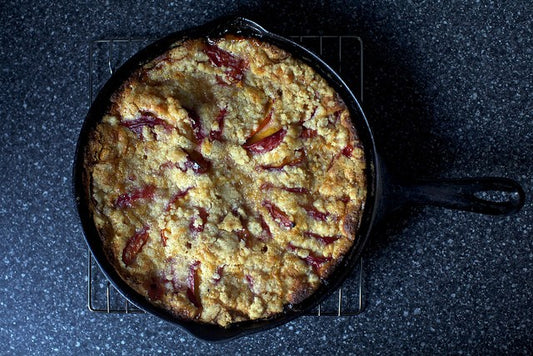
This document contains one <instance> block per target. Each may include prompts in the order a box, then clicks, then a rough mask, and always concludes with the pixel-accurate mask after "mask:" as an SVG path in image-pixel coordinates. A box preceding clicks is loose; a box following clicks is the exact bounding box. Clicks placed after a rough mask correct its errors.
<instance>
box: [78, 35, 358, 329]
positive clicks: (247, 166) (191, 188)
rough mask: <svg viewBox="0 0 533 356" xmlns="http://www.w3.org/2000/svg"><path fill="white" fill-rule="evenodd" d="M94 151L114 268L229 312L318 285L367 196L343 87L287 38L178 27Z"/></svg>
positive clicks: (207, 314) (98, 216)
mask: <svg viewBox="0 0 533 356" xmlns="http://www.w3.org/2000/svg"><path fill="white" fill-rule="evenodd" d="M84 167H85V175H86V177H87V190H88V192H87V194H88V195H89V197H90V201H91V203H90V210H91V212H92V214H93V217H94V222H95V224H96V227H97V229H98V231H99V234H100V237H101V238H102V240H103V242H104V247H105V249H106V253H107V256H108V258H109V260H110V261H111V263H112V264H113V265H114V267H115V268H116V270H117V271H118V273H119V274H120V276H121V277H122V278H123V279H124V280H125V281H126V282H127V283H128V284H129V285H130V286H131V287H133V288H134V289H135V290H136V291H137V292H139V293H140V294H142V295H143V296H145V297H146V298H147V299H149V300H150V301H151V302H152V303H153V304H155V305H158V306H161V307H163V308H166V309H168V310H170V311H172V312H173V313H174V314H175V315H178V316H180V317H182V318H185V319H194V320H197V321H199V322H205V323H213V324H218V325H221V326H227V325H229V324H231V323H234V322H238V321H244V320H250V319H259V318H268V317H271V316H274V315H276V314H278V313H280V312H282V311H283V308H284V306H286V305H288V304H294V303H299V302H301V301H302V300H304V299H305V298H307V297H308V296H310V295H311V294H312V293H313V292H314V291H315V290H316V289H317V288H318V287H319V285H320V283H321V280H323V279H324V278H326V277H327V276H328V275H329V273H331V271H332V270H333V269H334V268H335V266H336V264H337V263H338V262H340V261H341V260H342V258H343V256H344V255H345V254H346V253H347V251H348V250H349V249H350V247H351V246H352V244H353V242H354V239H356V238H357V237H356V233H357V229H358V226H359V223H360V218H361V214H362V210H363V205H364V201H365V197H366V179H365V159H364V152H363V147H362V145H361V142H360V141H359V139H358V137H357V134H356V132H355V130H354V128H353V126H352V124H351V121H350V113H349V111H348V109H347V108H346V106H345V104H344V103H343V101H342V99H341V98H340V97H339V96H338V95H337V93H336V92H335V91H334V90H333V89H332V88H331V87H330V86H329V85H328V84H327V82H326V81H325V80H324V78H322V77H321V76H320V75H318V74H317V73H316V72H315V71H314V70H313V69H311V68H310V67H309V66H308V65H306V64H304V63H302V62H301V61H299V60H297V59H295V58H293V57H292V56H291V55H290V54H289V53H287V52H285V51H283V50H281V49H279V48H277V47H275V46H273V45H271V44H268V43H264V42H261V41H259V40H257V39H251V38H240V37H234V36H226V37H224V38H220V39H216V40H211V39H193V40H186V41H182V42H178V43H176V44H175V45H174V46H173V48H172V49H170V50H169V51H167V52H166V53H164V54H163V55H161V56H159V57H158V58H156V59H154V60H152V61H151V62H149V63H148V64H146V65H144V66H142V67H141V68H139V69H138V70H137V71H136V72H135V73H134V74H133V75H131V77H130V78H129V79H128V80H127V81H126V82H125V83H124V84H123V85H122V86H121V88H120V89H119V90H118V91H117V92H116V93H114V95H113V96H112V98H111V101H110V104H109V109H108V110H107V112H106V114H105V115H104V116H103V118H102V120H101V122H99V123H98V124H97V126H96V128H95V129H94V130H93V131H92V132H91V135H90V138H89V144H88V147H87V149H86V152H85V162H84Z"/></svg>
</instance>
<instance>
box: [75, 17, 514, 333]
mask: <svg viewBox="0 0 533 356" xmlns="http://www.w3.org/2000/svg"><path fill="white" fill-rule="evenodd" d="M225 34H235V35H240V36H245V37H253V38H257V39H260V40H262V41H265V42H269V43H272V44H274V45H276V46H278V47H280V48H282V49H284V50H286V51H288V52H289V53H291V54H292V55H293V56H294V57H296V58H299V59H300V60H302V61H303V62H305V63H307V64H308V65H309V66H311V67H312V68H314V70H316V71H317V72H318V73H319V74H321V75H322V76H323V77H324V78H325V79H326V80H327V81H328V82H329V84H330V85H331V86H332V87H333V88H334V89H335V90H336V91H337V93H339V94H340V96H341V97H342V98H343V100H344V102H345V103H346V105H347V106H348V108H349V110H350V113H351V116H352V121H353V124H354V125H355V127H356V129H357V132H358V134H359V137H360V139H361V141H362V142H363V145H364V149H365V156H366V161H367V166H368V169H367V172H366V173H367V180H368V186H367V192H368V193H367V195H368V196H367V199H366V202H365V208H364V212H363V216H362V221H361V226H360V228H359V232H358V234H357V237H356V239H355V243H354V245H353V247H352V248H351V249H350V251H349V252H348V253H347V254H346V256H345V257H344V258H343V260H342V261H341V263H340V264H339V265H338V266H337V268H336V269H335V270H334V272H333V273H332V274H331V275H330V276H329V277H328V278H327V279H326V280H324V282H323V283H322V285H321V286H320V287H319V289H318V290H317V291H316V292H315V293H314V294H313V295H312V296H311V297H309V298H307V299H306V300H304V301H303V302H301V303H299V304H296V305H289V306H287V307H286V308H285V310H284V312H283V313H281V314H279V315H277V316H274V317H273V318H270V319H267V320H255V321H245V322H240V323H236V324H232V325H230V326H229V327H228V328H222V327H219V326H215V325H208V324H201V323H197V322H194V321H189V320H183V319H180V318H178V317H176V316H174V315H172V314H171V313H170V312H168V311H166V310H164V309H162V308H159V307H157V306H154V305H152V304H151V303H150V302H149V301H148V300H146V299H145V298H144V297H143V296H141V295H140V294H138V293H137V292H136V291H135V290H133V289H132V288H131V287H129V286H128V285H127V284H126V283H125V282H124V281H123V280H122V279H121V278H120V276H119V275H118V274H117V272H116V271H115V269H114V267H113V266H112V265H111V264H110V263H109V261H108V260H107V258H106V255H105V253H104V251H103V247H102V242H101V240H100V237H99V235H98V232H97V230H96V227H95V225H94V222H93V218H92V215H91V213H90V212H89V209H88V196H87V189H86V187H85V186H84V176H83V175H84V173H83V156H84V150H85V147H86V145H87V139H88V133H89V132H90V131H91V130H92V129H93V128H94V127H95V125H96V124H97V123H98V122H99V120H100V119H101V117H102V116H103V114H104V112H105V111H106V109H107V105H108V103H109V98H110V96H111V94H112V93H113V92H114V91H115V90H117V89H118V88H119V86H120V85H121V83H122V82H123V81H124V80H125V79H127V78H128V77H129V76H130V74H131V73H132V72H133V71H134V70H135V69H137V68H138V67H139V66H140V65H142V64H144V63H146V62H148V61H150V60H152V59H154V58H156V57H157V56H159V55H161V54H162V53H163V52H165V51H167V50H168V49H169V48H170V46H171V45H172V44H173V43H175V42H176V41H179V40H184V39H188V38H200V37H203V38H205V37H210V38H217V37H221V36H224V35H225ZM73 184H74V185H73V190H74V196H75V201H76V206H77V209H78V212H79V215H80V219H81V223H82V225H83V230H84V233H85V238H86V240H87V244H88V245H89V248H90V250H91V251H92V254H93V256H94V258H95V260H96V262H97V263H98V265H99V266H100V268H101V269H102V271H103V272H104V274H105V275H106V276H107V278H108V279H109V280H110V281H111V282H112V283H113V285H114V286H115V287H116V288H117V290H118V291H119V292H120V293H121V294H123V295H124V296H125V297H126V298H127V299H129V300H130V301H131V302H132V303H134V304H135V305H137V306H138V307H140V308H141V309H143V310H145V311H147V312H149V313H151V314H154V315H156V316H158V317H160V318H162V319H164V320H167V321H169V322H172V323H174V324H176V325H178V326H180V327H182V328H183V329H185V330H186V331H188V332H189V333H191V334H192V335H194V336H196V337H198V338H200V339H204V340H208V341H222V340H229V339H232V338H236V337H240V336H244V335H248V334H251V333H254V332H257V331H262V330H266V329H270V328H273V327H275V326H278V325H281V324H284V323H286V322H288V321H290V320H292V319H294V318H296V317H298V316H301V315H302V314H304V313H305V312H306V311H309V310H311V309H312V308H314V307H315V306H317V305H318V304H319V303H320V302H321V301H323V300H324V299H325V298H326V297H327V296H328V295H330V294H331V293H332V292H334V291H335V290H336V289H337V288H338V287H339V286H340V285H341V283H342V282H343V281H344V280H345V279H346V277H347V276H348V275H349V274H350V272H351V271H352V270H353V268H354V266H355V264H356V263H357V262H358V260H359V258H360V256H361V253H362V251H363V247H364V246H365V244H366V242H367V240H368V237H369V235H370V232H371V230H372V227H373V226H375V225H376V222H377V221H379V220H380V219H381V217H383V216H384V215H386V214H387V213H388V212H390V211H391V210H394V209H395V208H397V207H400V206H402V205H404V204H406V203H416V204H431V205H436V206H441V207H446V208H451V209H460V210H466V211H473V212H478V213H483V214H493V215H497V214H510V213H513V212H516V211H518V210H519V209H520V208H521V207H522V205H523V203H524V191H523V190H522V188H521V187H520V185H519V184H518V183H516V182H515V181H513V180H510V179H506V178H465V179H454V180H439V181H431V182H429V181H428V182H418V183H416V184H410V185H404V184H398V183H396V182H395V180H394V179H392V178H391V177H390V175H388V174H386V173H385V171H384V169H383V167H382V165H381V164H380V161H379V157H378V155H377V153H376V148H375V144H374V138H373V136H372V131H371V130H370V127H369V125H368V122H367V120H366V117H365V115H364V113H363V111H362V109H361V106H360V105H359V103H358V102H357V100H356V98H355V96H354V94H353V93H352V91H351V90H350V89H349V88H348V87H347V86H346V84H345V83H344V82H343V81H342V79H341V78H340V77H339V76H338V75H337V74H336V73H335V72H334V71H333V69H331V68H330V67H329V66H328V65H327V64H326V63H325V62H323V61H322V60H321V59H320V58H319V57H317V56H316V55H315V54H313V53H311V52H309V51H308V50H306V49H305V48H303V47H302V46H300V45H299V44H297V43H295V42H293V41H290V40H288V39H286V38H284V37H281V36H278V35H276V34H273V33H270V32H268V31H266V30H265V29H263V28H262V27H261V26H259V25H258V24H256V23H255V22H252V21H250V20H248V19H245V18H242V17H237V18H229V19H228V18H223V19H219V20H216V21H214V22H211V23H208V24H206V25H203V26H200V27H197V28H193V29H189V30H185V31H181V32H177V33H174V34H171V35H169V36H167V37H165V38H163V39H160V40H158V41H156V42H155V43H153V44H151V45H149V46H148V47H146V48H144V49H143V50H141V51H139V52H138V53H137V54H136V55H134V56H133V57H132V58H131V59H129V60H128V61H127V62H126V63H125V64H124V65H123V66H122V67H121V68H120V69H118V70H117V71H116V72H115V74H114V75H113V76H112V77H111V79H109V81H108V82H107V83H106V84H105V86H104V87H103V89H102V90H101V91H100V93H99V94H98V96H97V97H96V99H95V100H94V102H93V104H92V106H91V108H90V110H89V113H88V114H87V117H86V119H85V122H84V123H83V127H82V129H81V133H80V136H79V140H78V145H77V148H76V157H75V160H74V170H73ZM483 191H496V192H500V193H501V192H508V196H509V199H507V200H506V201H503V202H495V201H488V200H483V199H480V198H478V197H476V196H475V195H474V194H476V193H479V192H483Z"/></svg>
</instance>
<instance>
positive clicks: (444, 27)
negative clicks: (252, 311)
mask: <svg viewBox="0 0 533 356" xmlns="http://www.w3.org/2000/svg"><path fill="white" fill-rule="evenodd" d="M0 14H1V21H0V40H1V42H0V61H1V70H0V83H1V91H0V137H1V138H0V146H1V150H2V155H1V156H0V191H1V193H0V251H1V256H0V271H1V274H2V277H0V311H1V313H2V317H1V318H0V345H2V347H1V350H2V351H1V353H9V354H52V353H59V354H73V353H76V354H112V353H119V354H128V355H131V354H170V353H176V354H179V353H191V354H250V353H253V354H281V353H283V354H347V353H356V354H375V353H384V354H398V353H400V354H433V353H439V354H442V353H453V354H462V353H465V354H501V353H510V354H532V353H533V333H532V330H533V296H532V294H533V249H532V247H533V238H532V235H533V231H532V230H533V206H532V204H531V198H530V197H531V195H532V193H533V178H532V167H533V118H532V113H533V101H532V89H533V88H532V85H533V84H532V83H533V68H532V64H531V63H532V62H533V58H532V57H533V56H532V54H533V46H532V45H533V43H532V42H533V40H532V39H533V33H532V29H533V21H532V17H533V6H532V5H531V2H530V1H527V0H516V1H479V0H478V1H466V2H465V1H419V0H409V1H380V0H375V1H370V0H364V1H361V2H355V1H331V2H316V1H302V2H291V1H280V0H270V1H216V2H200V1H183V2H178V1H175V2H172V1H165V2H160V3H157V4H149V3H148V2H145V1H134V2H126V1H105V2H104V1H98V2H90V5H88V4H87V3H85V2H83V3H79V4H76V3H74V2H70V1H54V2H44V1H34V2H29V1H2V2H1V4H0ZM230 14H241V15H246V16H249V17H251V18H253V19H256V20H257V21H259V22H261V23H262V24H264V26H265V27H267V28H268V29H271V30H273V31H276V32H278V33H281V34H286V35H289V34H295V33H297V34H302V33H310V34H317V33H324V34H340V33H356V34H358V35H360V36H361V37H362V38H363V40H364V44H365V98H364V108H365V111H366V113H367V115H368V117H369V120H370V122H371V125H372V127H373V129H374V130H375V134H376V141H377V143H378V145H379V147H380V148H381V150H380V151H381V153H382V155H383V157H384V159H385V160H386V161H388V162H389V165H390V167H391V169H392V170H393V171H396V172H397V173H398V174H401V175H403V176H405V177H415V176H420V175H423V176H427V177H463V176H484V175H494V176H505V177H510V178H513V179H516V180H517V181H519V182H520V183H521V184H522V186H523V187H524V189H525V190H526V193H527V196H528V199H527V200H526V204H525V206H524V208H523V209H522V211H521V212H519V213H518V214H515V215H512V216H508V217H487V216H482V215H477V214H472V213H465V212H457V211H449V210H444V209H441V208H430V207H428V208H416V209H410V210H406V211H403V212H401V213H399V214H397V215H396V216H394V217H392V218H391V219H389V220H388V222H387V223H383V226H380V228H379V229H378V230H377V232H376V234H375V236H374V239H373V240H372V242H371V243H370V245H369V246H368V248H367V250H366V252H365V258H366V261H367V262H366V267H365V270H366V274H365V285H366V296H367V305H366V309H365V311H364V313H363V314H361V315H359V316H355V317H344V318H316V317H303V318H300V319H298V320H295V321H293V322H291V323H289V324H286V325H284V326H282V327H279V328H276V329H273V330H270V331H266V332H263V333H260V334H256V335H253V336H250V337H246V338H243V339H239V340H237V341H232V342H229V343H226V344H216V345H215V344H208V343H205V342H202V341H199V340H196V339H194V338H193V337H191V336H189V335H187V334H186V333H184V332H182V331H181V330H179V329H177V328H176V327H174V326H173V325H170V324H168V323H166V322H163V321H160V320H158V319H157V318H155V317H153V316H149V315H105V314H95V313H92V312H89V311H88V310H87V307H86V290H85V286H86V269H85V268H86V246H85V242H84V239H83V235H82V231H81V228H80V224H79V221H78V217H77V213H76V211H75V210H74V207H73V203H72V197H71V195H70V185H71V166H72V160H73V156H74V148H75V143H76V140H77V136H78V133H79V130H80V127H81V124H82V121H83V118H84V115H85V114H86V112H87V108H88V99H87V96H88V93H87V91H88V89H87V80H88V70H87V64H88V59H87V52H88V48H89V43H90V42H91V41H92V40H94V39H99V38H104V37H111V36H161V35H163V34H166V33H169V32H173V31H176V30H179V29H183V28H187V27H190V26H193V25H195V24H201V23H204V22H206V21H208V20H211V19H214V18H217V17H218V16H221V15H230Z"/></svg>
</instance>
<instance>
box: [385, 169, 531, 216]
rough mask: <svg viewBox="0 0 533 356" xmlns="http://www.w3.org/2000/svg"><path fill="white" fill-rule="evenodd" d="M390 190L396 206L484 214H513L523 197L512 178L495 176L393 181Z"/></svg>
mask: <svg viewBox="0 0 533 356" xmlns="http://www.w3.org/2000/svg"><path fill="white" fill-rule="evenodd" d="M391 193H393V195H394V197H395V199H394V200H395V202H396V204H398V205H403V204H404V203H407V204H417V205H426V204H427V205H434V206H439V207H444V208H449V209H457V210H464V211H471V212H476V213H481V214H488V215H507V214H511V213H515V212H517V211H519V210H520V208H521V207H522V206H523V205H524V200H525V193H524V190H523V189H522V187H521V186H520V184H518V183H517V182H516V181H514V180H512V179H508V178H497V177H482V178H461V179H439V180H427V181H426V180H424V181H418V182H416V183H414V184H395V185H394V187H393V189H392V192H391ZM491 197H495V198H493V199H491Z"/></svg>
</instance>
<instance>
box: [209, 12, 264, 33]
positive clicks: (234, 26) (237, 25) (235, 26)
mask: <svg viewBox="0 0 533 356" xmlns="http://www.w3.org/2000/svg"><path fill="white" fill-rule="evenodd" d="M219 31H220V32H223V33H226V32H229V33H236V34H239V33H242V32H252V33H255V34H256V35H258V36H261V35H264V34H266V33H268V31H267V30H265V29H264V28H263V27H262V26H260V25H259V24H257V23H255V22H254V21H252V20H249V19H247V18H245V17H230V18H228V19H225V20H223V21H222V24H221V25H220V29H219Z"/></svg>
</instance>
